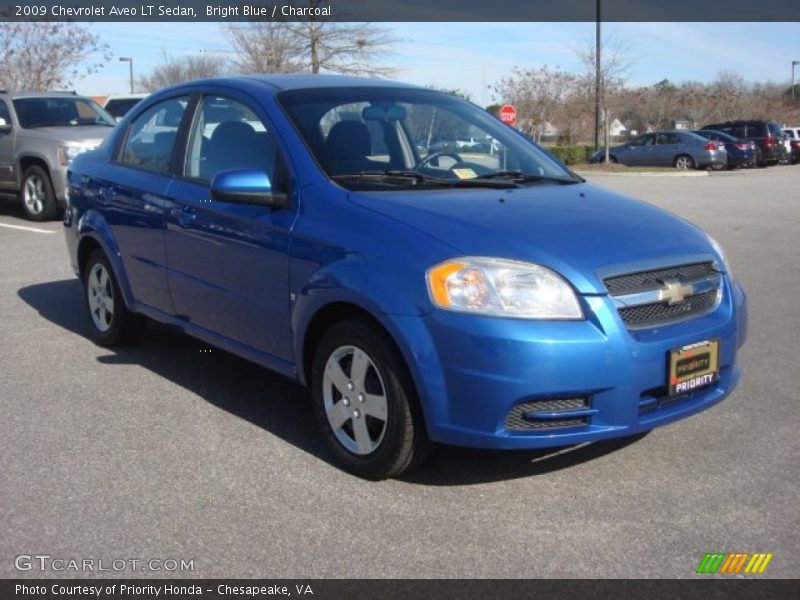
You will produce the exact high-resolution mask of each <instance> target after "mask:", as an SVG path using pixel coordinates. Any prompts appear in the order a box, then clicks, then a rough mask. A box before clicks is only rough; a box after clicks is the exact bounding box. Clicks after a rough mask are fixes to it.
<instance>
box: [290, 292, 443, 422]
mask: <svg viewBox="0 0 800 600" xmlns="http://www.w3.org/2000/svg"><path fill="white" fill-rule="evenodd" d="M348 318H356V319H361V320H363V321H365V322H366V323H368V324H369V325H371V326H373V327H375V328H376V329H377V330H378V331H379V332H381V333H382V334H383V335H384V336H385V337H386V340H387V342H388V343H390V344H391V346H392V348H393V349H394V350H395V351H396V352H397V355H398V357H399V358H400V360H401V366H402V368H403V370H404V375H405V377H406V378H407V380H408V382H409V385H411V386H412V387H413V389H412V392H413V393H412V397H411V398H410V400H411V402H413V403H414V405H415V406H416V410H417V411H418V413H419V416H420V423H421V424H422V426H423V427H424V428H425V430H426V434H427V435H428V436H430V433H431V431H432V424H433V423H434V422H435V420H434V419H435V416H436V415H434V414H432V412H431V410H426V408H427V409H430V406H429V402H428V401H427V398H426V395H425V393H424V390H425V388H424V387H423V383H422V379H421V378H422V374H421V373H420V371H419V369H418V365H417V364H416V363H415V362H414V352H413V351H412V350H411V349H410V348H409V347H408V346H407V345H406V344H405V340H404V339H403V338H402V336H401V334H400V331H401V329H402V325H400V324H395V323H394V322H393V321H392V320H391V316H390V315H386V314H384V313H379V312H378V311H375V310H370V309H368V308H367V307H365V306H364V305H362V304H359V303H356V302H353V301H351V300H349V299H348V300H334V301H332V302H329V303H327V304H325V305H323V306H320V307H319V308H318V309H317V310H316V311H315V312H314V314H313V315H312V316H311V317H310V318H309V320H308V322H307V326H306V327H305V328H304V330H303V331H302V332H300V335H299V336H298V337H299V338H300V340H301V342H300V352H299V354H297V357H298V362H297V378H298V380H299V381H300V383H302V384H303V385H310V384H311V381H310V378H311V369H312V364H313V360H314V354H315V351H316V349H317V347H318V345H319V343H320V341H321V340H322V337H323V335H324V334H325V332H326V331H327V330H328V329H329V328H330V327H332V326H333V325H334V324H335V323H338V322H340V321H342V320H344V319H348Z"/></svg>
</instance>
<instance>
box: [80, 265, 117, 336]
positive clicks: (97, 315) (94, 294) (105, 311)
mask: <svg viewBox="0 0 800 600" xmlns="http://www.w3.org/2000/svg"><path fill="white" fill-rule="evenodd" d="M86 295H87V297H88V299H89V313H90V314H91V315H92V322H93V323H94V326H95V327H97V329H98V330H99V331H101V332H103V333H105V332H106V331H108V330H109V329H110V328H111V325H112V323H113V322H114V287H113V285H112V283H111V277H109V274H108V270H107V269H106V267H105V265H103V264H101V263H95V264H94V266H93V267H92V270H91V271H89V278H88V279H87V286H86Z"/></svg>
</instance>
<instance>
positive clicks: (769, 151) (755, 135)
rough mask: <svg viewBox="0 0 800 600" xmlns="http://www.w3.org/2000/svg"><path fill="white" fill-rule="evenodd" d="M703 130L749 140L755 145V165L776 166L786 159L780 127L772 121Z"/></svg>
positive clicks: (747, 122) (711, 126) (733, 124)
mask: <svg viewBox="0 0 800 600" xmlns="http://www.w3.org/2000/svg"><path fill="white" fill-rule="evenodd" d="M703 129H713V130H714V131H721V132H723V133H727V134H728V135H732V136H733V137H735V138H739V139H743V140H750V141H752V142H754V143H755V145H756V165H758V166H759V167H764V166H766V165H769V164H777V163H778V162H780V161H781V160H784V159H785V158H786V148H785V147H784V145H783V143H782V141H781V140H782V137H783V132H782V131H781V126H780V125H778V124H777V123H775V122H774V121H763V120H740V121H726V122H724V123H714V124H711V125H706V126H705V127H703Z"/></svg>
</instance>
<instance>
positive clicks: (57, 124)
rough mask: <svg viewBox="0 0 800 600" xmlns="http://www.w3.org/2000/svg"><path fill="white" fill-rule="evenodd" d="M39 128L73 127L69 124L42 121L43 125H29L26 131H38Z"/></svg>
mask: <svg viewBox="0 0 800 600" xmlns="http://www.w3.org/2000/svg"><path fill="white" fill-rule="evenodd" d="M39 127H71V125H70V124H69V123H58V122H56V121H42V122H41V123H34V124H33V125H28V127H27V128H26V129H38V128H39Z"/></svg>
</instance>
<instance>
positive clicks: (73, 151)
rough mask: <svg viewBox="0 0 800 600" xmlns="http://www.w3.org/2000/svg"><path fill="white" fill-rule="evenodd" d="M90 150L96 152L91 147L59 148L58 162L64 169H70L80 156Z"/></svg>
mask: <svg viewBox="0 0 800 600" xmlns="http://www.w3.org/2000/svg"><path fill="white" fill-rule="evenodd" d="M88 150H94V148H90V147H89V146H59V147H58V162H59V164H60V165H61V166H62V167H68V166H70V165H71V164H72V161H73V160H75V158H76V157H77V156H78V155H79V154H83V153H84V152H87V151H88Z"/></svg>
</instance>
